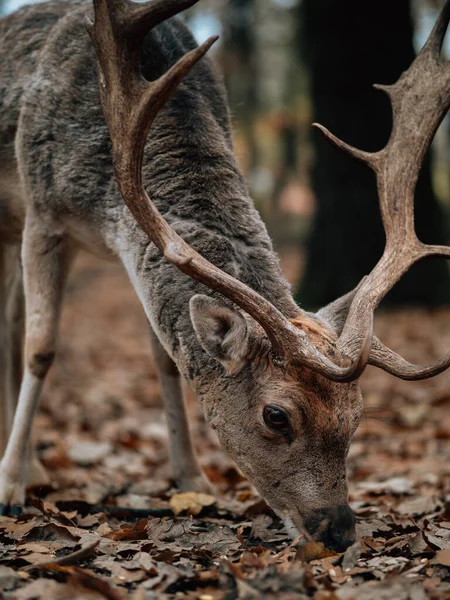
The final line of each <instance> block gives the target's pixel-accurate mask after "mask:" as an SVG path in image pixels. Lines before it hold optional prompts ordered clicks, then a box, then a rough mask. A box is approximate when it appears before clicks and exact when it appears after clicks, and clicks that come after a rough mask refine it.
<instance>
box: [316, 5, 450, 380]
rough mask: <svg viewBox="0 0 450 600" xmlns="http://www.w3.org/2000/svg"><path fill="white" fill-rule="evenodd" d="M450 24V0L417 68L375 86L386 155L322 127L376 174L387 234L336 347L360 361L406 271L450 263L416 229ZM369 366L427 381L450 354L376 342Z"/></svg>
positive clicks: (449, 88) (446, 71)
mask: <svg viewBox="0 0 450 600" xmlns="http://www.w3.org/2000/svg"><path fill="white" fill-rule="evenodd" d="M449 20H450V0H447V2H446V4H445V6H444V8H443V9H442V12H441V14H440V15H439V18H438V20H437V22H436V25H435V27H434V29H433V31H432V33H431V35H430V37H429V39H428V41H427V43H426V44H425V46H424V48H423V49H422V51H421V52H420V54H419V55H418V56H417V58H416V59H415V61H414V62H413V64H412V65H411V67H410V68H409V69H408V71H406V72H405V73H404V74H403V75H402V77H401V78H400V80H399V81H398V82H397V83H396V84H394V85H391V86H381V85H376V86H375V87H376V88H377V89H380V90H382V91H384V92H385V93H386V94H387V95H388V97H389V99H390V101H391V105H392V112H393V128H392V133H391V137H390V140H389V142H388V144H387V146H386V147H385V148H384V149H383V150H381V151H380V152H375V153H370V152H363V151H362V150H358V149H356V148H353V147H352V146H349V145H348V144H346V143H345V142H343V141H341V140H339V139H338V138H337V137H335V136H334V135H333V134H332V133H330V132H329V131H328V130H327V129H325V127H322V126H321V125H316V127H318V128H319V129H320V130H321V131H322V133H323V134H324V135H325V136H326V138H327V139H328V140H329V141H330V142H331V143H332V144H334V145H335V146H337V147H338V148H339V149H340V150H343V151H344V152H346V153H348V154H350V155H351V156H353V158H356V159H357V160H359V161H361V162H363V163H364V164H366V165H367V166H369V167H370V168H371V169H373V171H375V174H376V178H377V185H378V195H379V200H380V209H381V215H382V219H383V226H384V230H385V233H386V246H385V250H384V253H383V256H382V258H381V259H380V261H379V262H378V264H377V265H376V266H375V268H374V269H373V271H372V272H371V273H370V274H369V275H368V276H367V277H366V278H365V279H364V280H363V281H362V282H361V284H360V285H359V286H358V288H357V289H356V292H355V295H354V298H353V301H352V303H351V306H350V309H349V312H348V316H347V320H346V322H345V325H344V328H343V331H342V334H341V336H340V337H339V340H338V342H337V347H338V348H339V349H340V351H341V352H343V353H344V354H346V355H348V356H350V357H356V356H358V355H359V353H360V348H361V346H362V345H363V344H364V340H365V339H366V336H367V332H368V331H369V330H370V329H371V327H372V321H373V312H374V310H375V309H376V307H377V306H378V304H379V303H380V302H381V300H382V299H383V298H384V296H385V295H386V294H387V292H388V291H389V290H390V289H391V288H392V287H393V286H394V285H395V283H397V281H398V280H399V279H400V278H401V277H402V276H403V274H404V273H406V271H407V270H408V269H409V268H410V267H411V266H412V265H413V264H414V263H416V262H417V261H418V260H420V259H422V258H426V257H430V256H444V257H447V258H449V257H450V248H448V247H445V246H427V245H425V244H423V243H422V242H420V241H419V240H418V239H417V236H416V232H415V228H414V190H415V187H416V182H417V178H418V175H419V171H420V168H421V165H422V162H423V159H424V157H425V153H426V151H427V150H428V148H429V147H430V145H431V142H432V140H433V138H434V135H435V133H436V130H437V128H438V127H439V124H440V123H441V121H442V119H443V118H444V116H445V115H446V113H447V111H448V109H449V107H450V64H449V63H442V62H441V58H440V54H441V49H442V44H443V41H444V36H445V33H446V30H447V26H448V22H449ZM369 364H372V365H375V366H377V367H380V368H381V369H384V370H385V371H387V372H389V373H392V374H393V375H396V376H397V377H401V378H403V379H426V378H428V377H433V376H434V375H437V374H438V373H441V372H442V371H444V370H445V369H447V368H448V367H449V366H450V353H449V354H447V355H446V356H445V357H444V358H443V359H442V360H440V361H438V362H437V363H435V364H433V365H427V366H424V367H422V366H416V365H412V364H411V363H408V362H407V361H406V360H404V359H403V358H402V357H401V356H399V355H398V354H396V353H395V352H393V351H392V350H390V349H388V348H386V346H384V345H383V344H382V343H381V342H380V341H379V340H378V339H376V338H375V339H374V343H373V348H372V351H371V353H370V356H369Z"/></svg>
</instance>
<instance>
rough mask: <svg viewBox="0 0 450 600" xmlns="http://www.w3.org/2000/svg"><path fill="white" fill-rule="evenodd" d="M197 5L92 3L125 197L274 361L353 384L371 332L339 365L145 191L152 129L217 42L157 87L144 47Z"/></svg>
mask: <svg viewBox="0 0 450 600" xmlns="http://www.w3.org/2000/svg"><path fill="white" fill-rule="evenodd" d="M196 2H197V0H152V1H151V2H146V3H143V4H135V3H132V2H129V1H128V0H94V9H95V23H94V24H88V30H89V33H90V35H91V39H92V41H93V43H94V46H95V49H96V52H97V57H98V61H99V64H100V95H101V102H102V106H103V111H104V114H105V118H106V122H107V124H108V128H109V133H110V137H111V142H112V149H113V161H114V167H115V173H116V180H117V184H118V186H119V189H120V192H121V194H122V196H123V199H124V201H125V203H126V204H127V206H128V208H129V209H130V211H131V212H132V214H133V215H134V217H135V218H136V220H137V222H138V223H139V225H140V226H141V228H142V230H143V231H144V232H145V233H146V234H147V236H148V237H149V238H150V240H152V242H154V243H155V245H156V246H157V247H158V248H159V250H160V251H161V252H162V253H163V254H164V257H165V258H166V259H167V260H168V261H169V262H171V263H173V264H174V265H176V266H177V267H178V268H179V269H180V270H181V271H183V273H185V274H186V275H189V276H190V277H192V278H194V279H197V280H198V281H200V282H201V283H203V284H204V285H206V286H207V287H209V288H210V289H212V290H216V291H218V292H220V293H221V294H222V295H224V296H225V297H227V298H229V299H230V300H232V301H233V302H234V303H235V304H237V305H238V306H240V307H241V308H242V309H243V310H245V311H246V312H247V313H248V314H249V315H251V316H252V317H253V318H254V319H255V320H256V321H257V322H258V323H259V324H260V325H261V326H262V327H263V328H264V330H265V332H266V333H267V335H268V337H269V339H270V341H271V343H272V350H273V356H274V358H275V359H276V361H278V362H282V363H287V362H289V363H297V364H301V365H304V366H307V367H309V368H310V369H312V370H314V371H316V372H318V373H321V374H322V375H324V376H325V377H328V378H329V379H332V380H334V381H350V380H353V379H356V378H357V377H359V375H360V374H361V372H362V371H363V369H364V367H365V365H366V363H367V360H368V356H369V352H370V347H371V343H372V337H373V335H372V331H371V328H370V327H369V329H368V331H367V332H366V334H365V337H364V340H363V343H362V344H361V347H360V350H359V352H358V353H357V354H358V356H357V357H356V359H355V360H354V361H353V362H352V364H351V365H350V366H349V367H341V366H339V365H336V364H335V363H333V362H332V361H331V360H330V359H329V358H328V357H326V356H324V355H323V354H322V353H321V352H320V351H319V350H318V349H317V348H316V347H315V346H314V345H313V343H312V342H311V340H310V339H309V338H308V336H307V335H306V333H305V332H304V331H302V330H301V329H299V328H297V327H295V326H294V325H293V324H292V323H291V322H290V321H289V320H288V319H287V318H286V317H285V316H284V315H283V314H282V313H281V312H280V311H279V310H278V309H277V308H276V307H275V306H273V305H272V304H271V303H270V302H269V301H268V300H266V299H265V298H263V297H262V296H260V295H259V294H258V293H257V292H255V291H254V290H252V289H251V288H249V287H248V286H246V285H245V284H244V283H242V282H241V281H239V280H237V279H234V278H233V277H231V276H230V275H228V274H227V273H225V272H224V271H222V270H220V269H218V268H217V267H215V266H214V265H213V264H211V263H210V262H208V261H207V260H206V259H205V258H203V257H202V256H200V254H198V253H197V252H196V251H195V250H194V249H193V248H191V247H190V246H189V245H188V244H187V243H186V242H185V241H184V240H183V239H182V238H181V237H180V236H179V235H178V234H177V233H176V232H175V231H174V230H173V229H172V228H171V227H170V226H169V225H168V224H167V222H166V221H165V220H164V218H163V217H162V216H161V214H160V213H159V212H158V210H157V208H156V207H155V205H154V204H153V202H152V201H151V200H150V198H149V197H148V195H147V193H146V191H145V189H144V186H143V183H142V158H143V151H144V145H145V141H146V139H147V135H148V132H149V129H150V126H151V124H152V122H153V121H154V119H155V117H156V115H157V114H158V112H159V110H160V109H161V108H162V106H163V105H164V104H165V102H167V100H168V99H169V98H170V96H171V95H172V93H173V92H174V91H175V90H176V88H177V86H178V84H179V83H180V82H181V80H182V79H183V77H185V76H186V75H187V73H188V72H189V71H190V69H191V68H192V67H193V66H194V65H195V64H196V63H197V62H198V60H200V58H202V57H203V56H204V55H205V53H206V52H207V51H208V49H209V48H210V47H211V45H212V44H213V43H214V42H215V40H216V39H217V38H215V37H213V38H210V39H209V40H208V41H207V42H205V43H204V44H203V45H202V46H200V47H199V48H196V49H195V50H192V51H191V52H189V53H188V54H186V55H185V56H184V57H183V58H181V59H180V60H179V61H178V63H176V64H175V65H174V66H173V67H172V68H171V69H169V71H168V72H167V73H165V74H164V75H163V76H162V77H161V78H160V79H158V80H156V81H154V82H148V81H145V80H144V78H143V77H142V75H141V72H140V62H139V61H140V56H141V53H140V49H141V45H142V42H143V39H144V37H145V36H146V35H147V33H148V31H149V30H150V29H152V28H153V27H155V26H156V25H158V24H159V23H161V22H162V21H164V20H166V19H167V18H169V17H171V16H173V15H175V14H177V13H178V12H180V11H182V10H184V9H186V8H188V7H190V6H193V5H194V4H195V3H196Z"/></svg>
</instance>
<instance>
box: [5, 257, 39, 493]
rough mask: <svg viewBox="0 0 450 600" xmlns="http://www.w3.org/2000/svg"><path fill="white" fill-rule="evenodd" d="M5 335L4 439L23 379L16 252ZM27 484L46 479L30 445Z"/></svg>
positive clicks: (20, 291)
mask: <svg viewBox="0 0 450 600" xmlns="http://www.w3.org/2000/svg"><path fill="white" fill-rule="evenodd" d="M6 327H7V329H6V335H7V347H8V353H7V357H6V361H7V362H6V422H7V427H8V436H9V434H10V432H11V429H12V425H13V420H14V414H15V412H16V406H17V401H18V398H19V393H20V384H21V382H22V377H23V345H24V332H25V298H24V293H23V274H22V266H21V261H20V252H17V256H16V257H15V260H14V265H13V279H12V282H11V284H10V286H9V290H8V299H7V304H6ZM29 453H30V456H29V463H28V464H29V469H28V477H27V485H28V486H31V485H38V484H44V483H49V481H50V479H49V477H48V475H47V473H46V471H45V469H44V467H43V466H42V464H41V463H40V461H39V459H38V458H37V456H36V452H35V449H34V447H33V446H32V445H30V450H29Z"/></svg>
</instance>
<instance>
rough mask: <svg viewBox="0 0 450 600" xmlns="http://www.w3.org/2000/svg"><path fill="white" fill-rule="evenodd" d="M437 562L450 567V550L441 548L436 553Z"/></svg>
mask: <svg viewBox="0 0 450 600" xmlns="http://www.w3.org/2000/svg"><path fill="white" fill-rule="evenodd" d="M435 560H436V562H437V563H439V564H440V565H443V566H444V567H450V550H448V549H447V550H439V551H438V552H437V553H436V558H435Z"/></svg>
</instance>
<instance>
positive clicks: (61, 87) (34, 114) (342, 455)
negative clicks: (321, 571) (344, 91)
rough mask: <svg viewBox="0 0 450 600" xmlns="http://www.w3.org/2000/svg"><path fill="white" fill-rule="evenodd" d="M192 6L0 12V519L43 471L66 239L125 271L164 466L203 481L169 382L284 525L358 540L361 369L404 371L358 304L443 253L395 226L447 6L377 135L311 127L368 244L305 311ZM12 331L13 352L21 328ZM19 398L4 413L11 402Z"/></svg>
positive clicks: (440, 102) (419, 156)
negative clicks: (154, 381)
mask: <svg viewBox="0 0 450 600" xmlns="http://www.w3.org/2000/svg"><path fill="white" fill-rule="evenodd" d="M196 1H197V0H151V1H148V2H144V3H139V4H137V3H133V2H130V1H129V0H94V2H93V6H92V5H91V3H89V2H85V1H84V0H69V1H67V2H60V1H58V0H50V2H48V3H44V4H38V5H32V6H29V7H25V8H22V9H20V10H19V11H18V12H16V13H13V14H12V15H9V16H6V17H4V18H3V19H2V20H1V21H0V52H1V55H2V57H3V60H2V62H1V67H0V156H1V163H0V258H1V261H0V269H1V271H0V274H1V278H0V281H1V283H0V319H1V322H0V335H1V336H2V339H1V348H2V361H1V364H0V378H1V383H2V387H1V391H0V393H1V425H2V428H1V431H2V436H1V444H2V448H1V452H2V453H3V457H2V460H1V464H0V507H1V510H0V512H1V514H4V515H6V514H9V515H14V514H18V513H19V512H20V510H21V509H22V507H23V506H24V504H25V500H26V495H25V489H26V486H27V485H29V484H30V482H36V481H39V482H42V481H44V480H45V479H46V477H47V475H46V473H45V470H44V468H43V466H42V465H41V464H40V463H39V461H38V459H37V457H36V454H35V452H34V450H33V448H32V447H31V444H30V433H31V429H32V422H33V415H34V413H35V411H36V409H37V406H38V402H39V397H40V395H41V391H42V388H43V385H44V381H45V378H46V376H47V373H48V371H49V369H50V367H51V365H52V363H53V361H54V358H55V353H56V345H57V334H58V321H59V316H60V312H61V305H62V302H63V292H64V286H65V282H66V280H67V277H68V274H69V272H70V267H71V265H72V263H73V259H74V256H75V255H76V253H77V251H78V250H79V249H80V248H84V249H87V250H88V251H90V252H91V253H94V254H97V255H99V256H102V257H104V258H106V259H109V260H116V261H119V262H120V263H122V265H123V266H124V268H125V271H126V273H127V275H128V277H129V279H130V281H131V284H132V286H133V287H134V290H135V291H136V294H137V296H138V298H139V300H140V302H141V304H142V306H143V309H144V311H145V313H146V316H147V318H148V322H149V326H150V330H151V336H150V337H151V345H152V349H153V356H154V360H155V363H156V365H157V369H158V373H159V378H160V382H161V391H162V399H163V404H164V407H165V411H166V416H167V425H168V431H169V446H170V461H171V466H172V471H173V478H174V481H175V482H176V484H177V485H178V487H179V489H180V490H194V491H205V490H209V489H210V485H209V483H208V481H207V479H206V477H205V476H204V475H203V474H202V471H201V468H200V466H199V462H198V460H197V458H196V455H195V453H194V449H193V444H192V441H191V437H190V433H189V425H188V421H187V417H186V411H185V404H184V399H183V390H182V386H181V378H184V379H185V380H186V381H187V383H188V384H189V386H190V387H191V388H192V390H193V391H194V392H195V394H196V396H197V397H198V398H199V400H200V402H201V404H202V407H203V410H204V414H205V418H206V420H207V422H208V423H209V424H210V426H211V427H212V428H213V429H214V430H215V431H216V432H217V435H218V437H219V440H220V443H221V444H222V446H223V447H224V449H225V450H226V451H227V452H228V453H229V455H230V456H231V458H232V459H233V460H234V461H235V462H236V464H237V466H238V467H239V468H240V470H241V471H242V473H243V474H244V475H245V476H246V477H247V478H248V479H249V481H250V482H251V484H253V486H254V487H255V488H256V490H257V491H258V492H259V494H260V495H261V496H262V497H263V498H264V499H265V500H266V502H267V503H268V504H269V506H270V507H271V508H272V509H273V510H274V512H275V513H276V514H278V515H279V516H280V518H281V519H282V520H283V521H284V522H285V523H286V526H287V527H288V530H289V532H290V533H291V535H292V536H293V537H295V536H297V535H299V534H302V535H303V536H305V538H306V539H309V540H317V541H321V542H323V543H324V544H325V545H326V546H327V547H328V548H330V549H332V550H334V551H337V552H342V551H344V550H345V549H346V548H347V547H349V546H350V545H351V544H353V543H354V541H355V536H356V533H355V515H354V513H353V511H352V510H351V508H350V505H349V501H348V482H347V474H346V456H347V453H348V450H349V445H350V441H351V438H352V436H353V434H354V432H355V430H356V428H357V427H358V424H359V422H360V420H361V417H362V412H363V399H362V394H361V390H360V387H359V383H358V381H359V378H360V376H361V374H362V373H363V372H364V370H365V368H366V366H367V365H373V366H375V367H378V368H380V369H383V370H384V371H386V372H387V373H390V374H392V375H393V376H395V377H398V378H402V379H406V380H420V379H426V378H429V377H433V376H436V375H438V374H439V373H442V372H443V371H444V370H445V369H447V368H448V367H449V366H450V353H449V354H447V355H446V356H445V357H443V358H442V359H440V360H438V361H437V362H435V363H433V364H430V365H414V364H411V363H409V362H408V361H407V360H406V359H404V358H403V357H401V356H400V355H398V354H397V353H395V352H394V351H393V350H391V349H389V348H387V347H386V346H385V345H384V344H383V343H382V342H381V341H380V340H379V339H378V338H377V337H376V336H375V335H374V332H373V318H374V317H373V315H374V311H375V309H376V308H377V306H378V305H379V303H380V302H381V300H382V299H383V298H384V296H385V295H386V294H387V292H388V291H389V290H390V289H391V288H392V287H393V286H394V285H395V283H396V282H397V281H398V280H399V279H400V278H401V277H402V275H403V274H404V273H405V272H406V271H407V270H408V269H409V268H410V267H411V266H412V265H413V264H414V263H415V262H417V261H418V260H420V259H422V258H427V257H431V256H441V257H449V256H450V248H448V247H445V246H432V245H424V244H423V243H422V242H420V241H419V240H418V238H417V236H416V234H415V230H414V189H415V184H416V181H417V177H418V173H419V170H420V167H421V163H422V161H423V158H424V155H425V152H426V150H427V149H428V147H429V146H430V144H431V142H432V139H433V137H434V134H435V132H436V130H437V128H438V126H439V124H440V122H441V120H442V119H443V117H444V116H445V114H446V112H447V110H448V108H449V106H450V65H449V64H448V63H444V62H442V60H441V58H440V53H441V49H442V44H443V39H444V35H445V32H446V29H447V25H448V22H449V19H450V0H447V2H446V4H445V6H444V8H443V10H442V12H441V14H440V16H439V18H438V20H437V23H436V25H435V27H434V29H433V32H432V33H431V35H430V38H429V39H428V41H427V43H426V44H425V46H424V48H423V49H422V51H421V52H420V53H419V55H418V56H417V58H416V59H415V61H414V62H413V64H412V65H411V67H410V68H409V70H408V71H406V72H405V73H404V74H403V75H402V76H401V78H400V79H399V81H398V82H397V83H396V84H394V85H391V86H389V87H386V86H378V87H379V89H381V90H383V91H384V92H385V93H386V94H387V95H388V97H389V98H390V101H391V104H392V109H393V128H392V134H391V137H390V140H389V142H388V143H387V145H386V147H385V148H384V149H382V150H380V151H379V152H375V153H368V152H365V151H362V150H359V149H356V148H353V147H351V146H349V145H347V144H346V143H345V142H343V141H341V140H339V139H338V138H336V137H335V136H334V135H333V134H332V133H330V132H329V131H328V130H327V129H325V128H324V127H323V126H318V127H319V128H320V129H321V131H322V132H323V133H324V134H325V136H326V137H327V139H328V140H329V141H330V142H331V143H332V144H334V145H335V146H337V148H338V149H340V150H342V151H345V152H347V153H348V154H349V155H351V156H352V157H353V158H355V159H357V160H359V161H362V162H363V163H364V164H366V165H367V166H368V167H370V168H371V169H373V171H374V172H375V175H376V180H377V185H378V191H379V203H380V210H381V214H382V218H383V225H384V230H385V235H386V246H385V250H384V253H383V255H382V257H381V258H380V260H379V262H378V263H377V264H376V266H375V267H374V269H373V270H372V271H371V272H370V273H369V274H368V275H367V276H366V277H365V278H364V279H363V280H362V281H361V282H360V283H359V285H358V286H357V287H356V288H355V290H353V291H351V292H349V293H348V294H347V295H345V296H344V297H342V298H339V299H337V300H336V301H335V302H333V303H332V304H330V305H328V306H326V307H324V308H322V309H320V310H319V311H318V312H317V313H311V312H306V311H305V310H303V309H302V308H300V307H299V306H297V304H296V303H295V302H294V300H293V296H292V291H291V288H290V285H289V284H288V282H287V281H286V279H285V277H284V276H283V274H282V272H281V268H280V265H279V261H278V257H277V256H276V254H275V252H274V250H273V246H272V242H271V240H270V238H269V235H268V233H267V230H266V228H265V225H264V224H263V222H262V220H261V217H260V216H259V214H258V212H257V211H256V209H255V207H254V205H253V203H252V200H251V198H250V196H249V192H248V189H247V186H246V183H245V180H244V178H243V176H242V174H241V172H240V171H239V169H238V166H237V163H236V158H235V155H234V151H233V142H232V129H231V125H230V115H229V108H228V102H227V99H226V94H225V91H224V86H223V83H222V80H221V78H220V76H219V75H218V73H217V71H216V69H215V67H214V66H213V63H212V62H211V60H210V59H209V58H208V57H206V56H205V55H206V53H207V51H208V50H209V48H210V47H211V46H212V44H213V43H214V42H215V41H216V39H217V38H216V37H213V38H211V39H209V40H208V41H206V42H205V43H204V44H202V45H200V46H198V45H197V44H196V42H195V41H194V39H193V37H192V35H191V34H190V32H189V30H188V29H187V27H186V26H185V25H184V23H183V22H182V20H181V19H179V18H178V14H179V13H181V12H182V11H183V10H185V9H187V8H189V7H191V6H193V5H194V4H196ZM23 339H24V343H23V346H22V340H23ZM16 403H17V405H16Z"/></svg>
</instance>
